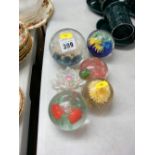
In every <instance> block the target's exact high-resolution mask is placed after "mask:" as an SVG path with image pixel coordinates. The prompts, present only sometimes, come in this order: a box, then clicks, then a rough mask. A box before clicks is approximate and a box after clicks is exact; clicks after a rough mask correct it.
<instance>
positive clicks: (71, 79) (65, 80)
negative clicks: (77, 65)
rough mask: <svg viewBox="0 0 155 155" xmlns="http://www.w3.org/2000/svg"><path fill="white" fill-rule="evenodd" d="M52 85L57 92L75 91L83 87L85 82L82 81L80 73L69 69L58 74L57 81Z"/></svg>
mask: <svg viewBox="0 0 155 155" xmlns="http://www.w3.org/2000/svg"><path fill="white" fill-rule="evenodd" d="M52 85H53V88H54V89H55V90H60V91H62V90H68V89H69V90H74V89H76V88H78V87H80V86H82V85H83V81H82V80H81V79H80V77H79V74H78V71H76V70H74V69H72V68H69V67H67V68H66V69H65V70H62V71H59V72H58V73H57V74H56V79H55V80H54V82H53V83H52Z"/></svg>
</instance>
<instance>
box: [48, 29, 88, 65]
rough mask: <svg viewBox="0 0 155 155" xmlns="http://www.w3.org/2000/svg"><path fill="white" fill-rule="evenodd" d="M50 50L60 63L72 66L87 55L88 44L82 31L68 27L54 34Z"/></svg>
mask: <svg viewBox="0 0 155 155" xmlns="http://www.w3.org/2000/svg"><path fill="white" fill-rule="evenodd" d="M50 51H51V53H52V57H53V58H54V59H55V61H56V62H57V63H58V64H60V65H63V66H69V67H71V66H74V65H76V64H79V63H80V62H81V60H82V59H83V58H85V57H86V54H85V53H86V51H87V46H86V42H85V39H84V37H83V36H82V35H81V33H80V32H78V31H76V30H74V29H71V28H66V29H61V30H60V31H58V32H56V33H55V34H54V36H53V37H52V39H51V41H50Z"/></svg>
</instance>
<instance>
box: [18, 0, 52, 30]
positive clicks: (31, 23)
mask: <svg viewBox="0 0 155 155" xmlns="http://www.w3.org/2000/svg"><path fill="white" fill-rule="evenodd" d="M53 13H54V5H53V3H52V1H51V0H43V3H42V5H41V8H40V9H39V10H38V14H37V15H38V16H35V17H34V18H32V17H30V18H20V20H21V21H22V22H23V23H24V24H25V26H26V28H27V29H29V30H31V29H35V28H38V27H40V26H42V25H44V24H45V23H46V22H47V21H48V19H49V18H50V17H51V16H52V15H53Z"/></svg>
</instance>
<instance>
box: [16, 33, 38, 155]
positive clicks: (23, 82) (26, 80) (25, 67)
mask: <svg viewBox="0 0 155 155" xmlns="http://www.w3.org/2000/svg"><path fill="white" fill-rule="evenodd" d="M31 35H32V38H33V47H32V50H31V52H30V53H29V55H27V57H26V58H25V60H23V62H22V63H21V64H20V65H19V86H20V88H21V89H22V90H23V93H24V96H25V108H24V112H23V115H22V118H21V120H20V123H19V149H20V151H19V152H20V155H26V149H27V138H28V126H29V115H30V105H31V101H30V96H29V90H30V82H31V73H32V66H33V63H34V60H35V55H36V32H35V31H33V32H31Z"/></svg>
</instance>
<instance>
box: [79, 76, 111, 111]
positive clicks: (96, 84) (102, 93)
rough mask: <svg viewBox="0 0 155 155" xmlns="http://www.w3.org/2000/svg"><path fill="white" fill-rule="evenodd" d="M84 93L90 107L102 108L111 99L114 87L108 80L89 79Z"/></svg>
mask: <svg viewBox="0 0 155 155" xmlns="http://www.w3.org/2000/svg"><path fill="white" fill-rule="evenodd" d="M82 94H83V97H84V98H85V100H86V102H87V103H88V105H89V106H90V107H91V106H94V107H99V108H100V107H102V106H104V105H105V104H107V103H109V102H110V101H111V99H112V97H113V89H112V86H111V84H110V83H109V82H108V81H107V80H104V79H94V80H89V81H87V83H86V85H85V86H84V88H83V90H82Z"/></svg>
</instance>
